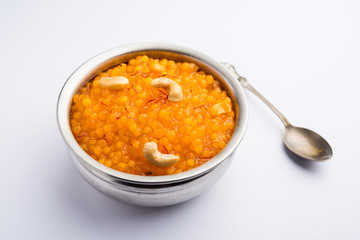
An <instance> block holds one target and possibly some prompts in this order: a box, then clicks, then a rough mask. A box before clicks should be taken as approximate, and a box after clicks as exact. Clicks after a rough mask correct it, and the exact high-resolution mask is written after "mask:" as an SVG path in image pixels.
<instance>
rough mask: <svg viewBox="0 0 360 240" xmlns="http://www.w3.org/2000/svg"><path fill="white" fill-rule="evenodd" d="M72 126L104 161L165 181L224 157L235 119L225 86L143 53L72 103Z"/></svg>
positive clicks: (83, 90) (191, 69)
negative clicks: (169, 176) (223, 153)
mask: <svg viewBox="0 0 360 240" xmlns="http://www.w3.org/2000/svg"><path fill="white" fill-rule="evenodd" d="M70 125H71V130H72V132H73V134H74V136H75V138H76V140H77V142H78V143H79V145H80V146H81V148H83V149H84V151H86V152H87V153H88V154H89V155H90V156H91V157H92V158H94V159H95V160H97V161H99V162H100V163H102V164H104V165H106V166H108V167H111V168H113V169H116V170H119V171H122V172H126V173H130V174H138V175H146V176H159V175H169V174H175V173H180V172H184V171H187V170H190V169H192V168H195V167H197V166H199V165H201V164H203V163H205V162H207V161H208V160H209V159H211V158H212V157H214V156H215V155H216V154H218V153H219V152H220V151H221V150H222V149H223V148H224V147H225V146H226V144H227V142H228V141H229V140H230V138H231V136H232V133H233V131H234V127H235V113H234V110H233V105H232V101H231V99H230V98H229V97H228V96H227V93H226V91H224V90H223V89H222V88H221V85H220V83H219V82H218V81H217V80H215V79H214V77H213V76H211V75H207V74H206V73H205V72H203V71H200V70H199V68H198V66H196V65H195V64H194V63H188V62H182V63H181V62H175V61H173V60H168V59H161V60H160V59H153V58H149V57H148V56H146V55H144V56H138V57H136V58H135V59H131V60H130V61H129V62H128V63H122V64H120V65H118V66H116V67H113V68H110V69H108V70H107V71H104V72H102V73H100V74H98V75H97V76H96V77H95V78H94V79H93V80H92V81H90V82H88V83H87V84H86V85H85V86H84V87H82V88H81V89H80V90H79V92H78V93H77V94H75V95H74V97H73V102H72V106H71V110H70ZM156 147H157V149H155V148H156ZM155 151H158V152H155ZM149 156H150V157H149ZM169 159H171V160H169ZM158 160H161V161H158Z"/></svg>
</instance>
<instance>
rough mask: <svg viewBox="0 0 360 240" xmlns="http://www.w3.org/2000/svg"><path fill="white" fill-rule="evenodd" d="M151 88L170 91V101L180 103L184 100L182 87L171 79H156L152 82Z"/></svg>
mask: <svg viewBox="0 0 360 240" xmlns="http://www.w3.org/2000/svg"><path fill="white" fill-rule="evenodd" d="M151 86H153V87H155V88H165V89H167V90H169V97H168V99H169V101H171V102H179V101H181V100H182V99H183V92H182V89H181V87H180V85H179V84H178V83H177V82H175V81H173V80H171V79H169V78H155V79H154V80H152V81H151Z"/></svg>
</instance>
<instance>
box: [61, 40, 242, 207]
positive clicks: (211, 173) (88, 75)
mask: <svg viewBox="0 0 360 240" xmlns="http://www.w3.org/2000/svg"><path fill="white" fill-rule="evenodd" d="M143 54H146V55H148V56H149V57H153V58H167V59H172V60H175V61H187V62H193V63H195V64H197V65H198V66H199V67H200V69H201V70H203V71H205V72H206V73H208V74H212V75H213V76H214V77H215V78H216V79H217V80H219V81H220V82H221V84H222V86H223V88H224V89H225V90H226V91H227V93H228V95H229V97H230V98H231V99H232V101H233V103H234V106H235V113H236V114H235V115H236V127H235V130H234V133H233V136H232V138H231V140H230V141H229V143H228V144H227V145H226V147H225V148H224V149H223V150H222V151H221V152H220V153H219V154H218V155H216V156H215V157H214V158H212V159H211V160H209V161H208V162H206V163H204V164H203V165H201V166H199V167H196V168H194V169H191V170H189V171H186V172H182V173H178V174H173V175H166V176H138V175H133V174H128V173H123V172H120V171H116V170H114V169H112V168H108V167H106V166H104V165H103V164H101V163H99V162H98V161H96V160H94V159H93V158H92V157H90V156H89V155H88V154H87V153H86V152H85V151H84V150H83V149H82V148H81V147H80V146H79V144H78V143H77V142H76V140H75V138H74V136H73V134H72V132H71V129H70V121H69V112H70V106H71V102H72V97H73V95H74V94H75V93H76V92H77V91H78V90H79V89H80V88H81V87H82V86H83V85H84V84H85V83H87V82H88V81H90V80H91V79H92V78H93V77H94V76H95V75H97V74H98V73H100V72H102V71H104V70H106V69H108V68H111V67H113V66H115V65H117V64H119V63H122V62H127V61H129V60H130V59H131V58H134V57H136V56H138V55H143ZM247 121H248V109H247V102H246V98H245V94H244V92H243V89H242V87H241V85H240V83H239V82H238V80H237V79H236V78H235V77H234V76H233V75H232V74H231V73H230V72H229V71H228V70H227V69H226V68H225V67H224V66H223V65H222V64H220V63H219V62H217V61H214V60H213V59H211V58H209V57H208V56H206V55H204V54H202V53H199V52H197V51H195V50H192V49H189V48H185V47H182V46H177V45H172V44H167V43H136V44H130V45H125V46H120V47H117V48H113V49H111V50H108V51H106V52H103V53H101V54H99V55H97V56H95V57H93V58H91V59H90V60H88V61H87V62H85V63H84V64H83V65H81V66H80V67H79V68H78V69H77V70H76V71H75V72H74V73H73V74H72V75H71V76H70V77H69V79H68V80H67V81H66V83H65V84H64V86H63V88H62V90H61V92H60V95H59V98H58V103H57V122H58V127H59V130H60V133H61V135H62V137H63V139H64V141H65V143H66V145H67V148H68V150H69V152H70V155H71V157H72V160H73V162H74V165H75V166H76V168H77V170H78V171H79V173H80V174H81V175H82V176H83V178H84V179H85V180H86V181H87V182H88V183H89V184H90V185H92V186H93V187H94V188H96V189H97V190H99V191H100V192H102V193H104V194H105V195H107V196H109V197H111V198H114V199H116V200H119V201H122V202H126V203H129V204H135V205H141V206H154V207H155V206H167V205H172V204H177V203H180V202H184V201H186V200H189V199H191V198H194V197H195V196H197V195H199V194H200V193H202V192H204V191H205V190H206V189H208V188H209V187H210V186H212V185H213V184H214V183H215V182H216V181H217V180H218V179H219V178H220V177H221V176H222V175H223V173H224V172H225V171H226V169H227V168H228V167H229V165H230V163H231V161H232V159H233V156H234V152H235V150H236V148H237V146H238V145H239V143H240V142H241V140H242V138H243V136H244V134H245V129H246V126H247Z"/></svg>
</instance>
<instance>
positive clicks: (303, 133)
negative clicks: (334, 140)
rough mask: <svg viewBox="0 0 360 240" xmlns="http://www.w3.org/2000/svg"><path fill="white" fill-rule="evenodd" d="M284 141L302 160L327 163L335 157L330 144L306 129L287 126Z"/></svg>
mask: <svg viewBox="0 0 360 240" xmlns="http://www.w3.org/2000/svg"><path fill="white" fill-rule="evenodd" d="M283 140H284V143H285V146H286V147H287V148H288V149H289V150H290V151H292V152H293V153H295V154H296V155H298V156H299V157H302V158H306V159H309V160H313V161H325V160H328V159H330V158H331V157H332V155H333V152H332V149H331V147H330V144H329V143H328V142H327V141H326V140H325V139H324V138H323V137H321V136H320V135H319V134H317V133H316V132H313V131H311V130H309V129H306V128H301V127H295V126H292V125H291V124H289V125H287V126H286V127H285V132H284V135H283Z"/></svg>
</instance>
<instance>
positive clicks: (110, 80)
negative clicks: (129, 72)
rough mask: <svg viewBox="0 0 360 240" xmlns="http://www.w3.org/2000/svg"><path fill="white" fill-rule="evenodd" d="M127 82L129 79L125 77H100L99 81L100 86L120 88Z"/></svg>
mask: <svg viewBox="0 0 360 240" xmlns="http://www.w3.org/2000/svg"><path fill="white" fill-rule="evenodd" d="M128 84H129V80H128V79H127V78H126V77H121V76H119V77H102V78H101V79H100V81H99V85H100V87H101V88H106V89H111V90H120V89H123V88H124V87H126V86H127V85H128Z"/></svg>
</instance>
